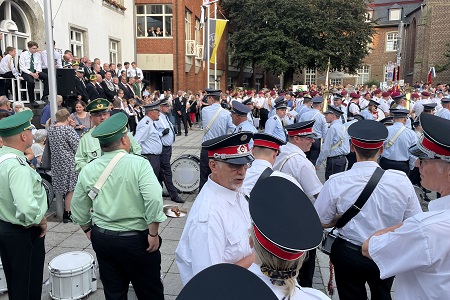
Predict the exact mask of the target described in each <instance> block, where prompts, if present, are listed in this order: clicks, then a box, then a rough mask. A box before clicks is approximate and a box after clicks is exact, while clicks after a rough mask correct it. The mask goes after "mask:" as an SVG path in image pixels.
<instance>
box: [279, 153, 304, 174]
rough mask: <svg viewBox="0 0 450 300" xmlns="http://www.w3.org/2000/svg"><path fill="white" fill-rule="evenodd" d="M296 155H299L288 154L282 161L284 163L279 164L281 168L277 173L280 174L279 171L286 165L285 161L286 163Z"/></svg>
mask: <svg viewBox="0 0 450 300" xmlns="http://www.w3.org/2000/svg"><path fill="white" fill-rule="evenodd" d="M296 155H300V153H297V152H294V153H291V154H289V155H288V156H287V157H286V158H285V159H284V161H283V162H282V163H281V166H280V169H279V171H280V172H281V170H283V167H284V165H285V164H286V163H287V161H288V160H289V159H291V158H292V157H293V156H296Z"/></svg>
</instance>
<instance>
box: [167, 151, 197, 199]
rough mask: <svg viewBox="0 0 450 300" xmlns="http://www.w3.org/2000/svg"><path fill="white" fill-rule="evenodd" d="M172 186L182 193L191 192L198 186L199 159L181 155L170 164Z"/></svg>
mask: <svg viewBox="0 0 450 300" xmlns="http://www.w3.org/2000/svg"><path fill="white" fill-rule="evenodd" d="M171 169H172V181H173V185H174V186H175V187H176V188H177V189H178V190H180V191H182V192H193V191H195V190H196V189H197V188H198V187H199V185H200V159H198V158H197V157H196V156H193V155H182V156H180V157H179V158H177V159H176V160H175V161H174V162H173V163H172V164H171Z"/></svg>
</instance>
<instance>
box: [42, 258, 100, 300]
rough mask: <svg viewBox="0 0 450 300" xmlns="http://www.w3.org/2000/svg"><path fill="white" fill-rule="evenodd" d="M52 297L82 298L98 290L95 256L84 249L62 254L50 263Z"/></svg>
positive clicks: (73, 299)
mask: <svg viewBox="0 0 450 300" xmlns="http://www.w3.org/2000/svg"><path fill="white" fill-rule="evenodd" d="M48 270H49V272H50V297H52V298H53V299H60V300H63V299H71V300H75V299H80V298H83V297H84V296H86V295H88V294H89V293H91V292H94V291H96V290H97V279H96V276H95V262H94V257H93V256H92V255H91V254H89V253H87V252H83V251H74V252H68V253H64V254H61V255H59V256H57V257H55V258H54V259H52V261H51V262H50V263H49V264H48Z"/></svg>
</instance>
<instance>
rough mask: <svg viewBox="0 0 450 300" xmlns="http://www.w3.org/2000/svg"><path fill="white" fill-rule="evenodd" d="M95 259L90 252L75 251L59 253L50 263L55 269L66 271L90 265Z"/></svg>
mask: <svg viewBox="0 0 450 300" xmlns="http://www.w3.org/2000/svg"><path fill="white" fill-rule="evenodd" d="M93 261H94V257H92V255H91V254H90V253H87V252H83V251H74V252H68V253H64V254H61V255H58V256H57V257H55V258H54V259H52V261H51V262H50V263H49V264H48V265H49V267H50V268H52V269H53V270H58V271H59V272H65V271H72V270H76V269H81V268H84V267H87V266H90V265H91V264H92V262H93Z"/></svg>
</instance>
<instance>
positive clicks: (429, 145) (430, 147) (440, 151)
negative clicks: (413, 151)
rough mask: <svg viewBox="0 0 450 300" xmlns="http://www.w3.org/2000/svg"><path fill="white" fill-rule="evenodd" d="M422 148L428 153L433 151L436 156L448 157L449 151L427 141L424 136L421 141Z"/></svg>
mask: <svg viewBox="0 0 450 300" xmlns="http://www.w3.org/2000/svg"><path fill="white" fill-rule="evenodd" d="M422 146H424V147H425V148H427V149H428V150H430V151H433V152H434V153H436V154H437V155H443V156H450V150H447V149H445V148H442V147H441V146H440V145H438V144H436V143H435V142H433V141H432V140H430V139H428V138H427V137H426V136H424V137H423V139H422Z"/></svg>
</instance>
